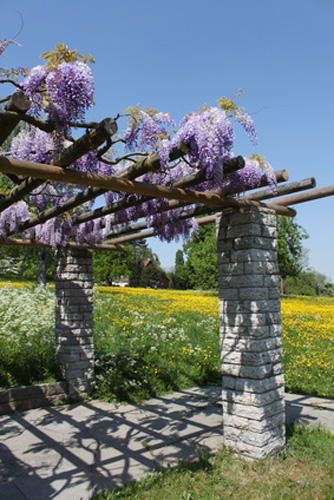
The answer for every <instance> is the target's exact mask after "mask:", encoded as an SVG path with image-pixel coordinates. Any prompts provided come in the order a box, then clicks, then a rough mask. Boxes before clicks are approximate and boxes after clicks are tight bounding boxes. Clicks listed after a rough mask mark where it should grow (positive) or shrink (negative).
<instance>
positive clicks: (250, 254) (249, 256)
mask: <svg viewBox="0 0 334 500" xmlns="http://www.w3.org/2000/svg"><path fill="white" fill-rule="evenodd" d="M231 261H232V262H275V261H276V252H275V251H274V250H262V249H259V248H251V249H249V250H232V251H231Z"/></svg>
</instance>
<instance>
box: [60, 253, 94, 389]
mask: <svg viewBox="0 0 334 500" xmlns="http://www.w3.org/2000/svg"><path fill="white" fill-rule="evenodd" d="M55 282H56V311H55V312H56V314H55V316H56V317H55V320H56V359H57V362H58V363H59V365H60V368H61V370H62V373H63V376H64V378H65V380H66V381H67V383H68V387H69V393H70V396H71V397H73V398H75V397H79V396H80V394H81V393H87V394H89V392H90V380H91V376H92V370H93V363H94V340H93V266H92V252H91V251H89V250H78V249H70V248H62V249H59V250H57V251H56V269H55Z"/></svg>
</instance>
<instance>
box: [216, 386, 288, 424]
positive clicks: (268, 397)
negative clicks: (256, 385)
mask: <svg viewBox="0 0 334 500" xmlns="http://www.w3.org/2000/svg"><path fill="white" fill-rule="evenodd" d="M283 398H284V386H280V387H277V388H275V389H271V390H269V391H266V392H260V393H256V392H254V391H235V390H234V389H224V388H223V391H222V399H223V401H225V402H231V403H238V404H243V405H246V406H256V407H262V406H265V405H268V404H269V403H273V402H275V401H281V400H282V399H283ZM231 425H232V424H231Z"/></svg>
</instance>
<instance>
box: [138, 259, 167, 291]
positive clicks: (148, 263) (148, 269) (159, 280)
mask: <svg viewBox="0 0 334 500" xmlns="http://www.w3.org/2000/svg"><path fill="white" fill-rule="evenodd" d="M142 282H143V285H144V286H149V287H150V288H169V285H170V279H169V278H168V277H167V276H166V275H165V273H164V272H163V271H161V270H160V269H158V268H157V267H156V266H155V265H154V263H153V262H152V260H151V259H147V260H144V262H143V272H142Z"/></svg>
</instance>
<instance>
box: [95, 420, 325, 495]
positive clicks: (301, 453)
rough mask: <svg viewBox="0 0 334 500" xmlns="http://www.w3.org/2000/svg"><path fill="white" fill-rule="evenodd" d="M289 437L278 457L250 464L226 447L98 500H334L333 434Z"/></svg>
mask: <svg viewBox="0 0 334 500" xmlns="http://www.w3.org/2000/svg"><path fill="white" fill-rule="evenodd" d="M287 437H288V439H287V447H286V449H285V450H284V451H283V452H282V453H281V454H279V455H277V456H275V457H269V458H267V459H265V460H256V461H253V462H246V461H245V460H243V459H242V458H240V457H237V456H236V455H234V454H233V453H232V452H230V451H229V450H227V449H222V450H221V451H220V452H218V453H217V454H216V455H215V456H209V455H206V454H204V455H199V459H198V460H197V461H195V462H193V463H191V464H189V465H184V464H182V463H181V464H180V465H179V466H178V467H176V468H175V469H169V470H168V471H167V472H165V473H162V472H157V473H155V474H153V475H151V476H149V477H148V478H147V479H145V480H142V481H140V482H138V483H133V484H129V485H127V486H126V487H125V488H123V489H121V490H118V491H116V490H114V491H105V492H103V493H100V494H98V495H96V496H95V497H94V500H117V499H131V500H218V499H224V500H228V499H233V500H254V499H255V498H256V499H257V500H283V499H284V500H295V499H296V498H300V499H303V500H315V499H317V500H332V499H333V491H334V435H333V434H331V433H330V432H329V431H327V430H324V429H320V428H313V429H311V428H307V427H306V426H304V425H291V426H289V427H288V433H287Z"/></svg>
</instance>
